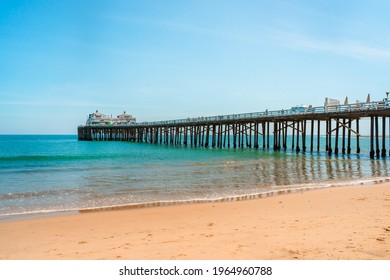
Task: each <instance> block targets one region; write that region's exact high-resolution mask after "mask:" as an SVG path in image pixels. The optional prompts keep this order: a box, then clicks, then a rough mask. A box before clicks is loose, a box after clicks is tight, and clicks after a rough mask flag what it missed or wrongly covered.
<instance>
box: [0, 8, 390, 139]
mask: <svg viewBox="0 0 390 280" xmlns="http://www.w3.org/2000/svg"><path fill="white" fill-rule="evenodd" d="M389 11H390V2H389V1H387V0H382V1H380V0H373V1H360V0H354V1H349V0H347V1H333V0H326V1H325V0H318V1H303V0H301V1H298V0H295V1H294V0H293V1H291V0H290V1H271V0H267V1H266V0H257V1H256V0H243V1H230V0H223V1H222V0H221V1H217V0H214V1H210V0H208V1H203V0H198V1H176V0H175V1H157V0H156V1H149V0H143V1H135V0H133V1H132V0H128V1H125V0H122V1H119V0H117V1H115V0H111V1H108V0H107V1H99V0H91V1H83V0H78V1H73V0H68V1H55V0H53V1H34V0H29V1H18V0H11V1H8V0H1V1H0V118H1V121H0V134H34V133H36V134H40V133H43V134H75V133H76V129H77V125H79V124H84V123H85V120H86V116H87V115H88V114H89V113H91V112H93V111H95V110H96V109H98V110H99V111H101V112H103V113H106V114H113V115H117V114H120V113H121V112H123V111H126V112H128V113H130V114H133V115H134V116H135V117H137V119H138V121H153V120H169V119H178V118H187V117H198V116H209V115H221V114H229V113H244V112H257V111H264V110H265V109H269V110H272V109H275V110H276V109H282V108H290V107H291V106H293V105H297V104H306V105H309V104H312V105H313V106H319V105H322V104H323V102H324V99H325V97H332V98H337V99H340V100H344V98H345V97H346V96H348V97H349V100H350V101H355V100H357V99H358V100H365V99H366V97H367V94H368V93H371V100H381V99H382V98H383V97H385V94H384V93H385V92H386V91H390V74H389V73H390V36H389V29H390V17H389Z"/></svg>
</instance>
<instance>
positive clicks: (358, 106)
mask: <svg viewBox="0 0 390 280" xmlns="http://www.w3.org/2000/svg"><path fill="white" fill-rule="evenodd" d="M389 107H390V100H384V101H374V102H369V103H367V102H364V103H363V102H362V103H354V104H347V105H331V106H318V107H307V108H303V107H296V108H295V109H282V110H273V111H268V110H266V111H264V112H254V113H242V114H230V115H220V116H210V117H197V118H186V119H178V120H167V121H155V122H140V123H134V124H133V125H142V126H158V125H177V124H186V123H203V122H215V121H232V120H244V119H245V120H248V119H257V118H260V117H263V118H266V117H281V116H294V115H303V114H322V113H338V112H352V111H365V110H375V109H383V108H389Z"/></svg>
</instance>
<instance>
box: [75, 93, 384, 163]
mask: <svg viewBox="0 0 390 280" xmlns="http://www.w3.org/2000/svg"><path fill="white" fill-rule="evenodd" d="M361 119H369V120H370V122H369V124H370V157H371V158H375V157H376V158H380V157H385V156H386V155H387V151H386V143H385V142H386V141H385V138H386V133H389V131H390V121H388V120H389V119H390V101H389V100H384V101H379V102H370V103H358V104H349V105H335V106H321V107H312V108H306V109H305V110H304V111H301V110H296V109H288V110H276V111H265V112H257V113H245V114H231V115H222V116H211V117H197V118H187V119H179V120H170V121H157V122H142V123H134V124H131V125H127V126H126V125H114V126H102V125H89V126H79V127H78V139H79V140H80V141H135V142H144V143H155V144H158V143H159V144H166V145H184V146H187V145H191V146H193V147H205V148H208V147H212V148H245V147H246V148H255V149H258V148H263V149H267V148H270V147H271V148H273V149H274V150H275V151H278V150H281V149H287V148H291V149H293V150H295V151H297V152H301V151H303V152H305V151H307V150H309V151H311V152H312V151H315V150H316V151H320V146H321V145H320V141H321V131H322V130H321V126H322V125H324V127H323V128H322V129H325V133H323V134H325V150H326V152H327V153H328V154H329V155H331V154H339V153H342V154H350V153H351V152H352V150H351V140H352V138H353V140H354V141H356V143H355V145H354V146H355V147H356V153H360V142H359V141H360V137H361V135H360V127H359V123H360V120H361ZM387 122H389V124H388V125H387ZM386 127H388V129H386ZM288 135H290V136H291V137H292V140H291V141H290V142H291V143H289V147H287V142H288V141H287V136H288ZM352 135H353V136H354V137H352ZM270 136H272V139H270ZM315 138H316V139H315ZM270 140H272V143H270ZM309 140H310V143H308V142H309ZM333 141H334V142H333ZM340 141H341V145H340V143H339V142H340Z"/></svg>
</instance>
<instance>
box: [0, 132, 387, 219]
mask: <svg viewBox="0 0 390 280" xmlns="http://www.w3.org/2000/svg"><path fill="white" fill-rule="evenodd" d="M324 142H325V141H324V139H323V140H322V143H324ZM352 142H353V143H354V141H352ZM271 143H272V137H271ZM307 143H309V142H307ZM333 143H334V140H333ZM386 144H387V143H386ZM307 145H308V144H307ZM340 145H341V141H340ZM368 145H369V140H368V139H366V138H362V139H361V148H362V151H361V154H360V155H356V154H351V155H339V156H334V155H333V156H328V155H327V154H326V153H325V152H319V153H318V152H313V153H310V152H306V153H298V154H297V153H295V152H294V151H292V150H289V149H287V150H286V151H280V152H274V151H272V149H270V150H263V149H258V150H255V149H232V148H231V149H212V148H209V149H206V148H191V147H183V146H181V147H175V146H166V145H156V144H144V143H133V142H85V141H81V142H80V141H77V136H76V135H61V136H58V135H55V136H53V135H10V136H8V135H2V136H0V219H9V218H15V217H20V216H26V215H27V216H28V215H34V214H45V213H62V212H67V211H79V210H92V209H93V210H99V209H109V208H115V207H141V206H153V205H164V204H174V203H186V202H187V203H190V202H199V201H220V200H238V199H245V198H253V197H259V196H264V195H270V194H275V193H280V192H288V191H296V190H300V189H310V188H322V187H329V186H342V185H349V184H370V183H374V182H379V181H389V180H390V159H389V156H387V157H386V158H381V159H375V160H371V159H370V158H369V156H368ZM314 146H316V144H315V145H314ZM352 148H353V152H355V148H354V147H352ZM340 149H341V147H340ZM322 150H324V148H322Z"/></svg>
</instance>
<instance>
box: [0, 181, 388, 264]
mask: <svg viewBox="0 0 390 280" xmlns="http://www.w3.org/2000/svg"><path fill="white" fill-rule="evenodd" d="M0 240H1V244H0V259H11V260H15V259H43V260H48V259H76V260H77V259H91V260H96V259H168V260H175V259H180V260H182V259H194V260H199V259H201V260H209V259H272V260H279V259H332V260H333V259H352V260H356V259H387V260H388V259H390V183H382V184H377V185H365V186H351V187H338V188H328V189H321V190H313V191H305V192H298V193H293V194H285V195H278V196H273V197H268V198H263V199H254V200H246V201H236V202H219V203H203V204H187V205H177V206H167V207H154V208H143V209H131V210H117V211H105V212H96V213H84V214H77V215H72V216H60V217H47V218H38V219H31V220H24V221H12V222H1V223H0Z"/></svg>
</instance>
